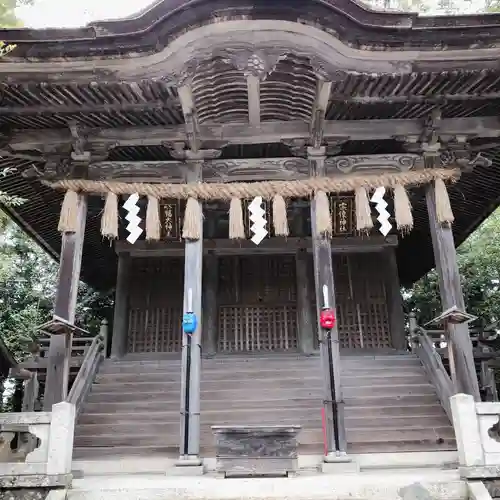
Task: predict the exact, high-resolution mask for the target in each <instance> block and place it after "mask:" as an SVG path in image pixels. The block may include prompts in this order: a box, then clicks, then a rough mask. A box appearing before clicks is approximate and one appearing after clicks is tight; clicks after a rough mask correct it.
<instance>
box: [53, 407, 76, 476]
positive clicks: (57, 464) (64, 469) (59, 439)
mask: <svg viewBox="0 0 500 500" xmlns="http://www.w3.org/2000/svg"><path fill="white" fill-rule="evenodd" d="M75 416H76V411H75V405H73V404H71V403H66V402H65V401H63V402H62V403H57V404H55V405H53V406H52V419H51V422H50V432H49V453H48V457H47V475H49V476H59V475H64V474H71V461H72V458H73V437H74V434H75Z"/></svg>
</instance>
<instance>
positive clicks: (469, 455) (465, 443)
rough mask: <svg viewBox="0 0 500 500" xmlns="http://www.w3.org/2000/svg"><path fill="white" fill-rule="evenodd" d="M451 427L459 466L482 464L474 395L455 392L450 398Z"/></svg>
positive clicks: (482, 455)
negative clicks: (455, 442)
mask: <svg viewBox="0 0 500 500" xmlns="http://www.w3.org/2000/svg"><path fill="white" fill-rule="evenodd" d="M450 403H451V413H452V416H453V427H454V428H455V438H456V441H457V449H458V460H459V464H460V466H461V467H477V466H484V465H485V464H484V453H483V446H482V444H481V433H480V431H479V419H478V415H477V412H476V403H475V401H474V397H473V396H471V395H469V394H455V395H454V396H452V397H451V398H450Z"/></svg>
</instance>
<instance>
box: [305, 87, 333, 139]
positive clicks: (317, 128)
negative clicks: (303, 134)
mask: <svg viewBox="0 0 500 500" xmlns="http://www.w3.org/2000/svg"><path fill="white" fill-rule="evenodd" d="M331 90H332V83H331V82H325V81H323V80H318V82H317V88H316V98H315V100H314V104H313V108H312V114H311V134H310V141H309V143H310V145H311V146H312V147H313V148H319V147H321V146H322V144H323V135H324V133H325V114H326V110H327V108H328V102H329V100H330V94H331Z"/></svg>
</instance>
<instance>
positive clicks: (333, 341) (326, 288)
mask: <svg viewBox="0 0 500 500" xmlns="http://www.w3.org/2000/svg"><path fill="white" fill-rule="evenodd" d="M308 154H309V159H310V162H311V173H312V174H313V175H317V176H322V175H324V172H325V148H324V147H321V148H315V149H313V148H308ZM315 221H316V201H315V199H314V198H313V199H312V201H311V231H312V245H313V258H314V283H315V289H316V318H317V323H318V332H319V337H320V339H319V340H320V355H321V366H322V373H323V389H324V401H325V414H326V415H325V416H326V440H327V450H328V455H327V457H331V456H332V455H336V454H337V452H340V453H345V451H346V437H345V424H344V404H343V398H342V389H341V385H340V352H339V338H338V337H339V335H338V329H337V324H336V325H335V327H334V328H333V330H332V331H331V335H330V336H327V335H325V331H324V330H323V329H322V328H321V326H320V313H321V310H322V309H323V307H324V306H325V304H324V295H325V294H326V299H327V301H328V307H329V308H330V309H333V310H335V307H336V306H335V284H334V276H333V264H332V248H331V244H330V240H329V239H328V238H326V237H324V236H322V235H319V234H318V233H317V231H316V223H315ZM328 343H329V344H330V345H328ZM330 348H331V350H330ZM330 357H331V359H330ZM332 375H333V381H332ZM335 421H336V426H335ZM335 427H336V429H337V435H335ZM327 457H326V458H327Z"/></svg>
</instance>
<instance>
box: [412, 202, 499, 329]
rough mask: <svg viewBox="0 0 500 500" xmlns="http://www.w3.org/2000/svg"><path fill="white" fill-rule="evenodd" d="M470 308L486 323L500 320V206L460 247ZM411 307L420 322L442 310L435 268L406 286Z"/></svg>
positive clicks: (462, 269) (458, 256)
mask: <svg viewBox="0 0 500 500" xmlns="http://www.w3.org/2000/svg"><path fill="white" fill-rule="evenodd" d="M457 259H458V265H459V268H460V276H461V279H462V288H463V291H464V298H465V305H466V308H467V312H469V313H470V314H473V315H475V316H477V317H478V318H479V322H480V323H481V324H482V325H483V326H486V325H489V324H492V323H495V322H497V321H499V320H500V209H497V210H496V211H495V212H494V213H493V214H492V215H491V216H490V217H489V218H488V219H487V220H486V221H485V222H484V223H483V224H482V225H481V226H480V227H479V228H478V229H477V230H476V231H475V232H474V233H473V234H471V235H470V236H469V238H468V239H467V240H466V241H465V242H464V243H463V244H462V245H461V246H460V247H459V248H458V250H457ZM405 296H406V301H405V302H406V308H407V311H408V312H409V311H415V312H416V313H417V316H418V318H419V322H420V323H425V322H427V321H429V320H431V319H432V318H434V317H435V316H437V315H438V314H440V313H441V312H442V307H441V302H440V298H439V287H438V278H437V274H436V272H435V271H431V272H430V273H428V274H427V275H426V276H425V277H424V278H422V279H421V280H420V281H418V282H417V283H416V284H415V285H414V286H413V288H412V289H411V290H406V293H405Z"/></svg>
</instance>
